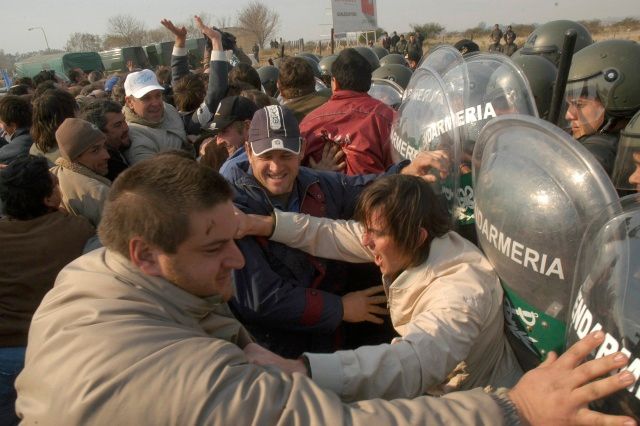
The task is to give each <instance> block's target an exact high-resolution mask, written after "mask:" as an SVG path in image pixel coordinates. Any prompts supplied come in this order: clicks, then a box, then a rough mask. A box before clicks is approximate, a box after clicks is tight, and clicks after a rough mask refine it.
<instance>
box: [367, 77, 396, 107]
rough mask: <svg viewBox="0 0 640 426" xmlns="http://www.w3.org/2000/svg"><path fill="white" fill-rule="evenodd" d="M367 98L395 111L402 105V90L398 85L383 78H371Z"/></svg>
mask: <svg viewBox="0 0 640 426" xmlns="http://www.w3.org/2000/svg"><path fill="white" fill-rule="evenodd" d="M368 93H369V96H371V97H372V98H376V99H378V100H379V101H381V102H384V103H385V104H386V105H389V106H390V107H391V108H393V109H395V110H396V111H397V110H398V108H400V104H401V103H402V94H403V93H404V90H403V89H402V87H400V85H399V84H397V83H395V82H393V81H391V80H387V79H384V78H372V79H371V88H370V89H369V92H368Z"/></svg>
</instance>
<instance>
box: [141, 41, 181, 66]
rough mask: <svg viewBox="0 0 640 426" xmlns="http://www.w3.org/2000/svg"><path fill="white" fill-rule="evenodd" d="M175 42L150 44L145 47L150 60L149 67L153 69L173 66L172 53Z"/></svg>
mask: <svg viewBox="0 0 640 426" xmlns="http://www.w3.org/2000/svg"><path fill="white" fill-rule="evenodd" d="M173 44H174V42H173V41H165V42H162V43H154V44H149V45H147V46H145V47H144V50H145V52H146V53H147V58H149V65H151V66H152V67H154V68H155V67H158V66H162V65H164V66H171V52H173Z"/></svg>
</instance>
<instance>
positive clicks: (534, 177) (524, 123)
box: [473, 115, 617, 369]
mask: <svg viewBox="0 0 640 426" xmlns="http://www.w3.org/2000/svg"><path fill="white" fill-rule="evenodd" d="M473 184H474V195H475V219H476V223H475V226H476V231H477V235H478V240H479V243H480V247H481V248H482V250H483V251H484V253H485V255H486V256H487V258H488V259H489V261H490V262H491V263H492V265H493V266H494V268H495V270H496V272H497V274H498V276H499V277H500V280H501V283H502V286H503V288H504V291H505V300H504V310H505V322H506V325H507V328H508V329H509V332H507V336H508V337H509V340H510V342H511V346H512V347H513V349H514V352H515V353H516V355H517V356H518V359H519V361H520V364H521V365H522V367H523V368H525V369H530V368H533V367H535V366H536V365H537V364H538V363H539V362H540V360H541V359H543V358H544V357H545V355H546V354H547V352H549V351H551V350H553V351H556V352H561V351H562V349H563V344H564V335H565V324H566V320H567V312H568V310H569V308H568V307H569V301H570V294H571V284H572V280H573V273H574V266H575V261H576V256H577V252H578V247H579V245H580V242H581V240H582V236H583V235H584V231H585V229H586V227H587V225H588V223H589V221H590V219H591V218H592V217H593V216H594V214H595V213H596V212H598V211H599V210H601V209H602V208H603V207H604V206H606V205H607V204H609V203H611V202H613V201H614V200H616V199H617V194H616V191H615V188H614V187H613V185H612V183H611V181H610V180H609V178H608V176H607V175H606V173H605V171H604V170H603V169H602V167H601V166H600V165H599V164H598V163H597V161H596V160H595V159H594V158H593V156H592V155H591V154H590V153H589V152H588V151H587V150H586V149H585V148H584V147H583V146H582V145H580V144H578V143H575V141H574V140H573V139H572V138H571V137H570V136H569V135H567V134H566V133H564V132H563V131H562V130H561V129H559V128H558V127H556V126H554V125H552V124H550V123H548V122H546V121H543V120H541V119H538V118H536V117H527V116H523V115H508V116H503V117H498V118H495V119H494V120H492V121H491V122H490V123H489V124H487V125H486V126H485V127H484V128H483V130H482V132H481V134H480V136H479V138H478V140H477V142H476V144H475V148H474V151H473Z"/></svg>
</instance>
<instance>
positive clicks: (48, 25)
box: [0, 0, 640, 53]
mask: <svg viewBox="0 0 640 426" xmlns="http://www.w3.org/2000/svg"><path fill="white" fill-rule="evenodd" d="M262 1H263V3H264V4H266V5H267V6H268V7H269V8H271V9H274V10H276V11H277V12H278V13H279V14H280V22H281V24H280V27H279V31H278V36H279V37H282V38H283V39H285V40H293V39H298V38H300V37H302V38H304V39H305V40H318V39H321V38H326V37H327V36H328V34H329V33H330V28H331V14H330V4H331V3H330V1H329V0H262ZM7 3H8V4H9V6H8V7H7V6H5V7H4V8H3V10H2V11H1V12H0V49H2V50H4V51H5V52H6V53H16V52H29V51H34V50H40V49H44V48H45V47H46V46H45V41H44V37H43V34H42V31H40V29H36V30H33V31H28V28H29V27H42V28H44V31H45V33H46V36H47V39H48V42H49V46H50V47H51V48H63V47H64V45H65V43H66V41H67V39H68V37H69V35H70V34H71V33H74V32H86V33H92V34H100V35H103V34H105V33H106V32H107V26H108V25H107V21H108V19H109V17H111V16H114V15H117V14H130V15H133V16H134V17H136V18H137V19H139V20H141V21H142V22H144V23H145V25H146V26H147V28H155V27H157V26H158V25H159V23H160V20H161V19H162V18H168V19H172V20H174V21H185V20H187V19H190V18H191V16H192V15H193V14H197V13H200V12H206V13H208V14H209V16H211V17H212V18H213V21H212V22H213V23H215V22H216V21H217V19H219V18H222V17H227V18H231V19H232V20H233V19H234V18H235V16H237V13H238V11H239V10H240V9H241V8H242V7H243V6H245V5H246V4H248V3H249V0H215V1H203V0H153V1H148V0H126V1H125V0H107V1H106V2H100V1H96V0H46V1H45V0H37V1H34V0H16V1H10V2H9V1H7ZM377 6H378V26H380V27H382V28H384V29H386V30H387V31H389V32H391V31H393V30H396V31H398V32H407V31H408V30H409V29H410V24H422V23H426V22H438V23H440V24H441V25H443V26H444V27H445V28H446V29H447V31H453V30H463V29H466V28H469V27H474V26H476V25H477V24H478V23H479V22H485V23H487V24H490V25H492V24H495V23H499V24H501V25H507V24H510V23H523V24H524V23H544V22H547V21H550V20H554V19H572V20H581V19H602V20H607V19H619V18H623V17H626V16H634V17H640V1H639V0H608V1H603V0H557V1H556V0H535V1H531V0H529V1H526V2H525V1H521V0H511V1H509V0H466V1H462V0H446V1H442V0H436V1H433V0H377ZM323 36H324V37H323Z"/></svg>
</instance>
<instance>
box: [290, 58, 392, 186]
mask: <svg viewBox="0 0 640 426" xmlns="http://www.w3.org/2000/svg"><path fill="white" fill-rule="evenodd" d="M371 73H372V70H371V65H370V64H369V62H367V60H366V59H365V58H364V57H363V56H362V55H360V54H359V53H358V52H357V51H356V50H355V49H344V50H343V51H341V52H340V54H339V55H338V58H337V59H336V60H335V62H334V63H333V65H332V67H331V74H332V77H331V89H332V91H333V95H331V98H330V99H329V101H328V102H327V103H325V104H324V105H322V106H320V107H318V108H316V109H314V110H313V111H311V112H310V113H309V114H307V116H306V117H305V118H304V120H302V122H301V123H300V132H301V134H302V136H303V137H304V138H305V139H306V141H307V151H306V152H305V156H304V164H309V163H310V161H311V159H312V158H313V160H314V161H315V162H318V161H320V160H321V157H322V153H323V151H324V149H325V145H326V144H337V145H338V146H339V147H340V148H341V149H342V151H344V154H345V162H346V170H345V173H346V174H348V175H358V174H367V173H382V172H384V171H385V170H386V169H387V168H389V167H390V166H391V165H392V164H393V161H392V159H391V143H390V140H389V138H390V134H391V124H392V123H393V118H394V114H395V113H394V111H393V109H392V108H390V107H388V106H387V105H385V104H384V103H383V102H381V101H379V100H377V99H374V98H372V97H371V96H369V94H368V93H367V92H368V91H369V89H370V87H371Z"/></svg>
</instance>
